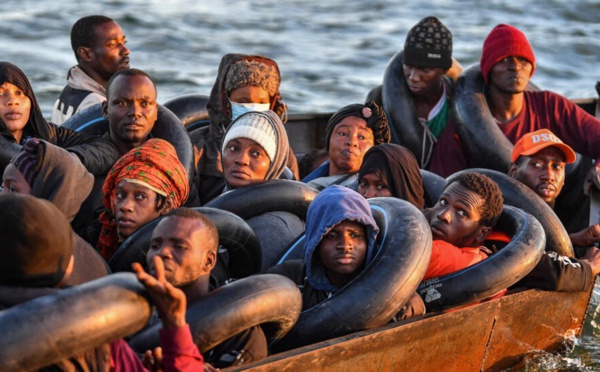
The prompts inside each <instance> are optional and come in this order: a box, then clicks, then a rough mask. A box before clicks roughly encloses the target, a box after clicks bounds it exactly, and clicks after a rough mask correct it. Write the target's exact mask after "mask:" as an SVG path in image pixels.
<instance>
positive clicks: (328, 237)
mask: <svg viewBox="0 0 600 372" xmlns="http://www.w3.org/2000/svg"><path fill="white" fill-rule="evenodd" d="M325 238H327V239H335V238H337V234H336V233H334V232H331V231H330V232H328V233H327V235H325Z"/></svg>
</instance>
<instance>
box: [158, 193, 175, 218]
mask: <svg viewBox="0 0 600 372" xmlns="http://www.w3.org/2000/svg"><path fill="white" fill-rule="evenodd" d="M173 209H175V208H174V204H173V198H172V197H170V196H167V199H165V203H164V204H163V206H162V208H161V209H160V210H159V211H158V213H160V215H161V216H162V215H164V214H167V213H169V212H171V211H172V210H173Z"/></svg>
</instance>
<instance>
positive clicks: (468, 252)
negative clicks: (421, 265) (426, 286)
mask: <svg viewBox="0 0 600 372" xmlns="http://www.w3.org/2000/svg"><path fill="white" fill-rule="evenodd" d="M487 257H488V255H487V254H486V253H485V252H483V251H482V250H481V249H479V248H458V247H456V246H454V245H452V244H450V243H447V242H445V241H443V240H434V241H433V244H432V247H431V260H430V261H429V266H428V267H427V271H426V272H425V276H424V277H423V281H425V280H427V279H431V278H435V277H438V276H442V275H446V274H450V273H453V272H455V271H458V270H462V269H464V268H465V267H469V266H471V265H474V264H476V263H477V262H479V261H483V260H485V259H486V258H487Z"/></svg>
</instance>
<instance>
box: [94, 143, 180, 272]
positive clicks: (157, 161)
mask: <svg viewBox="0 0 600 372" xmlns="http://www.w3.org/2000/svg"><path fill="white" fill-rule="evenodd" d="M122 180H127V181H129V182H134V183H138V184H141V185H143V186H146V187H148V188H149V189H151V190H153V191H155V192H156V193H158V194H161V195H163V196H167V197H168V198H171V199H172V201H173V208H178V207H180V206H181V205H182V204H183V203H185V201H186V200H187V198H188V195H189V192H190V188H189V183H188V178H187V173H186V171H185V168H184V166H183V165H182V164H181V162H180V161H179V158H178V157H177V153H176V152H175V148H174V147H173V146H172V145H171V144H170V143H169V142H167V141H165V140H162V139H159V138H153V139H150V140H148V141H146V142H144V143H143V144H142V145H141V146H137V147H135V148H133V149H131V150H130V151H129V152H128V153H127V154H125V155H123V156H122V157H121V158H120V159H119V160H117V162H116V163H115V165H113V167H112V169H111V170H110V171H109V172H108V176H106V180H105V181H104V185H103V186H102V204H104V208H106V210H105V211H104V213H102V214H101V215H100V222H101V223H102V231H101V233H100V237H99V238H98V243H97V244H96V248H98V249H99V250H100V254H101V255H102V257H104V259H106V260H107V261H108V259H110V257H111V256H112V255H113V253H114V252H115V251H116V250H117V248H118V235H117V227H116V224H115V221H114V213H113V208H114V203H115V197H116V194H117V185H118V184H119V182H121V181H122Z"/></svg>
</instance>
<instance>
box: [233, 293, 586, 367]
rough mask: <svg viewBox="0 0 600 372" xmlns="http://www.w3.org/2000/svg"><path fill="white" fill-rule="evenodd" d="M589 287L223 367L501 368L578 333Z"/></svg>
mask: <svg viewBox="0 0 600 372" xmlns="http://www.w3.org/2000/svg"><path fill="white" fill-rule="evenodd" d="M590 297H591V291H590V292H576V293H562V292H546V291H541V290H527V291H522V292H515V293H511V294H508V295H506V296H503V297H500V298H499V299H495V300H491V301H488V302H483V303H480V304H476V305H473V306H469V307H466V308H462V309H459V310H456V311H451V312H447V313H435V314H429V315H427V316H425V318H424V319H421V320H408V321H404V322H399V323H391V324H389V325H387V326H385V327H383V328H380V329H376V330H369V331H363V332H358V333H354V334H350V335H347V336H344V337H339V338H336V339H332V340H328V341H324V342H321V343H317V344H313V345H309V346H305V347H302V348H298V349H295V350H290V351H288V352H284V353H280V354H275V355H272V356H270V357H268V358H266V359H263V360H261V361H259V362H257V363H253V364H250V365H245V366H243V367H241V368H228V369H226V371H242V370H247V371H260V372H266V371H278V372H280V371H300V370H302V371H345V372H349V371H478V370H483V371H501V370H505V369H507V368H509V367H512V366H514V365H517V364H519V363H520V362H521V361H522V360H523V359H524V357H525V356H526V354H527V353H530V352H534V351H538V350H546V351H550V352H556V351H561V350H564V349H565V348H566V346H567V345H568V344H569V342H570V341H572V340H573V339H574V338H575V337H578V336H579V335H580V334H581V330H582V327H583V321H584V318H585V315H586V310H587V307H588V303H589V300H590Z"/></svg>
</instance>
